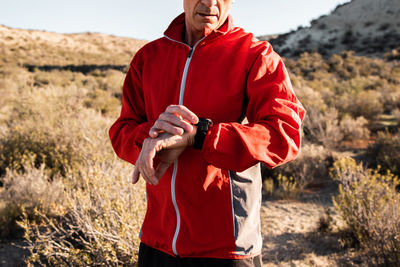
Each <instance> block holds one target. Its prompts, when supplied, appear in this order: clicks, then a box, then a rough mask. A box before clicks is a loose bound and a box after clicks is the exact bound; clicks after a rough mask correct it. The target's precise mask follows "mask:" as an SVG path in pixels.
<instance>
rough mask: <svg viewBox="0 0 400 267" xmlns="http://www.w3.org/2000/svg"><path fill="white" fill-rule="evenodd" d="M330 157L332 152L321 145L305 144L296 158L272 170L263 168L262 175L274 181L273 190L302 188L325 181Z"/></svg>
mask: <svg viewBox="0 0 400 267" xmlns="http://www.w3.org/2000/svg"><path fill="white" fill-rule="evenodd" d="M332 157H333V156H332V153H331V152H330V151H329V150H327V149H326V148H324V147H323V146H319V145H315V144H305V145H304V146H303V147H302V150H301V154H300V155H299V157H298V158H297V159H296V160H294V161H293V162H290V163H287V164H284V165H282V166H279V167H276V168H274V169H272V170H269V169H267V168H264V169H263V177H265V178H266V179H267V180H268V179H272V180H273V181H274V185H275V188H274V190H278V191H279V190H280V191H283V192H286V191H288V190H289V189H295V188H296V189H299V188H304V187H307V186H308V185H310V184H313V183H321V182H324V181H327V178H328V169H329V167H330V165H331V161H332ZM292 185H295V186H294V187H292ZM266 188H268V187H266ZM268 191H271V190H267V192H268ZM285 195H287V193H285Z"/></svg>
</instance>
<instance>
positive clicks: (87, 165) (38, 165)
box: [0, 85, 145, 266]
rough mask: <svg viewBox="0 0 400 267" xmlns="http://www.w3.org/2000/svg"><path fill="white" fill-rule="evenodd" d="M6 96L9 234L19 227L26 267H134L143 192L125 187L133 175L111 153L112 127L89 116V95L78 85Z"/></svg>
mask: <svg viewBox="0 0 400 267" xmlns="http://www.w3.org/2000/svg"><path fill="white" fill-rule="evenodd" d="M5 92H6V93H5V94H4V95H3V96H4V98H5V99H6V100H7V101H5V102H4V103H5V104H6V108H5V109H3V110H4V111H5V114H4V124H2V127H1V129H0V144H1V145H2V146H3V148H7V149H3V148H2V149H1V150H0V155H2V157H1V159H2V160H3V161H2V162H3V163H4V164H3V165H4V166H2V167H3V169H4V170H5V173H6V174H5V176H3V177H2V179H3V182H4V186H3V187H0V191H1V194H2V196H6V197H5V198H4V200H3V199H2V201H0V202H1V203H0V207H1V210H2V211H1V213H0V222H1V225H2V228H3V232H5V233H6V231H8V233H6V234H9V235H10V236H15V235H16V233H17V231H18V229H16V228H15V222H16V221H18V222H19V229H23V231H24V232H25V239H26V242H27V244H28V246H27V247H28V249H29V250H30V252H31V255H30V256H29V258H28V259H26V262H27V264H32V265H73V266H75V265H77V266H86V265H114V266H117V265H130V264H133V263H134V261H135V260H136V254H135V253H136V251H137V248H138V244H139V238H138V235H139V231H140V225H141V221H142V218H143V215H144V211H145V189H144V183H141V184H140V185H138V186H133V185H131V184H130V183H129V182H128V181H127V178H129V177H130V176H131V171H132V168H131V166H130V165H129V164H125V163H123V162H122V161H121V160H119V159H117V158H116V156H115V154H114V152H113V151H112V148H111V145H110V142H109V138H108V128H109V127H110V125H111V123H112V121H113V120H114V119H111V118H109V117H106V116H105V115H103V114H101V113H100V112H98V111H95V110H94V109H92V108H87V107H86V106H85V99H87V97H88V90H83V89H81V88H78V87H76V86H75V85H70V86H66V87H63V88H57V87H54V86H51V85H49V86H46V87H39V88H38V87H25V88H24V89H23V90H19V89H17V90H15V91H5ZM27 162H28V163H30V164H27ZM55 163H57V164H55ZM54 166H59V167H60V168H61V169H60V168H55V167H54ZM6 169H8V170H6ZM61 170H62V171H61ZM17 189H18V190H17ZM10 203H14V204H12V205H11V204H10ZM3 226H4V227H3Z"/></svg>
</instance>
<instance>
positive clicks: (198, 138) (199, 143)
mask: <svg viewBox="0 0 400 267" xmlns="http://www.w3.org/2000/svg"><path fill="white" fill-rule="evenodd" d="M212 124H213V122H212V121H211V120H210V119H205V118H199V122H198V123H197V124H196V126H197V131H196V134H195V136H194V144H193V147H194V148H195V149H201V148H202V147H203V143H204V139H206V135H207V132H208V129H209V128H210V126H211V125H212Z"/></svg>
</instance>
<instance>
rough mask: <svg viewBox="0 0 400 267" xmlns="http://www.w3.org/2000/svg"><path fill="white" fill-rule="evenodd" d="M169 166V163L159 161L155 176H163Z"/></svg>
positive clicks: (159, 177)
mask: <svg viewBox="0 0 400 267" xmlns="http://www.w3.org/2000/svg"><path fill="white" fill-rule="evenodd" d="M169 166H171V164H170V163H164V162H161V163H160V164H159V165H158V166H157V169H156V173H155V176H156V177H157V178H158V179H161V177H163V175H164V174H165V172H166V171H167V170H168V168H169Z"/></svg>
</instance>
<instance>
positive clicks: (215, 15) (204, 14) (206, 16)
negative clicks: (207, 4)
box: [197, 12, 217, 18]
mask: <svg viewBox="0 0 400 267" xmlns="http://www.w3.org/2000/svg"><path fill="white" fill-rule="evenodd" d="M197 14H198V15H200V16H202V17H205V18H212V17H217V14H212V13H201V12H199V13H197Z"/></svg>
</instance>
